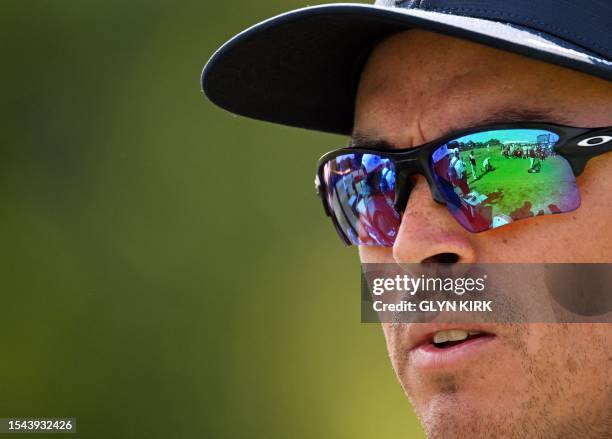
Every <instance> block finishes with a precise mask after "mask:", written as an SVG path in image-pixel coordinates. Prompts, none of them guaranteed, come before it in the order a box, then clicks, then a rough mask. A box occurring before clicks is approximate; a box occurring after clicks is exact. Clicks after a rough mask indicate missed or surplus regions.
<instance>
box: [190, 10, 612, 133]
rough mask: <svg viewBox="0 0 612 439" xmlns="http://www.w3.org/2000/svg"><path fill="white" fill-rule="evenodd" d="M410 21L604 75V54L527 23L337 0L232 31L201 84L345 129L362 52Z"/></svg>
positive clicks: (607, 65)
mask: <svg viewBox="0 0 612 439" xmlns="http://www.w3.org/2000/svg"><path fill="white" fill-rule="evenodd" d="M411 28H420V29H426V30H430V31H434V32H439V33H443V34H447V35H452V36H456V37H459V38H464V39H468V40H471V41H475V42H478V43H481V44H486V45H488V46H492V47H496V48H499V49H503V50H507V51H510V52H515V53H518V54H521V55H525V56H528V57H531V58H535V59H539V60H542V61H545V62H549V63H553V64H557V65H560V66H564V67H568V68H571V69H574V70H578V71H581V72H584V73H588V74H591V75H594V76H598V77H601V78H604V79H607V80H612V62H610V61H608V60H606V59H604V58H602V57H600V56H598V55H597V54H594V53H591V52H589V51H587V50H585V49H584V48H583V47H580V46H577V45H574V44H571V43H569V42H567V41H565V40H562V39H559V38H556V37H554V36H552V35H548V34H544V33H542V32H538V31H536V30H533V29H530V28H526V27H521V26H516V25H512V24H508V23H500V22H495V21H491V20H484V19H478V18H472V17H464V16H457V15H450V14H443V13H438V12H431V11H424V10H420V9H399V8H385V7H379V6H371V5H364V4H350V3H341V4H330V5H322V6H313V7H309V8H304V9H298V10H295V11H291V12H288V13H285V14H282V15H279V16H276V17H273V18H271V19H269V20H266V21H263V22H261V23H259V24H257V25H255V26H253V27H251V28H249V29H247V30H245V31H244V32H242V33H240V34H238V35H236V36H235V37H234V38H232V39H231V40H229V41H228V42H227V43H225V44H224V45H223V46H222V47H221V48H220V49H219V50H217V52H216V53H215V54H214V55H213V56H212V57H211V59H210V60H209V61H208V63H207V64H206V66H205V67H204V71H203V72H202V78H201V80H202V90H203V91H204V93H205V94H206V96H207V97H208V99H210V100H211V101H212V102H214V103H215V104H217V105H219V106H220V107H222V108H224V109H226V110H228V111H230V112H232V113H235V114H239V115H242V116H247V117H251V118H255V119H259V120H264V121H269V122H274V123H280V124H284V125H290V126H295V127H301V128H306V129H313V130H318V131H326V132H331V133H339V134H349V133H350V131H351V128H352V125H353V111H354V99H355V92H356V86H357V83H358V80H359V73H360V71H361V68H362V67H363V63H364V62H365V60H366V58H367V55H368V54H369V52H370V51H371V49H372V48H373V47H374V45H375V44H377V43H378V42H380V41H381V40H382V39H384V38H386V37H388V36H390V35H392V34H394V33H397V32H400V31H402V30H406V29H411Z"/></svg>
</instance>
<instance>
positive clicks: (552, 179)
mask: <svg viewBox="0 0 612 439" xmlns="http://www.w3.org/2000/svg"><path fill="white" fill-rule="evenodd" d="M474 155H475V156H476V172H477V174H478V175H480V174H481V173H482V169H481V167H482V162H483V160H484V159H485V158H486V157H487V156H488V157H490V162H491V164H492V165H493V167H494V168H495V169H494V170H493V171H491V172H489V173H487V174H484V175H482V176H481V177H480V178H479V179H476V180H475V179H474V176H473V175H472V170H471V167H470V165H469V153H468V152H464V153H462V154H461V158H462V159H463V160H464V161H465V163H466V165H467V170H468V184H469V186H470V189H471V190H475V191H477V192H479V193H481V194H484V195H487V196H488V197H489V199H488V200H487V201H485V202H484V203H483V205H485V206H487V205H489V206H492V207H493V214H497V213H503V214H509V213H511V212H513V211H515V210H516V209H519V208H521V207H523V206H524V204H525V202H526V201H529V202H530V203H531V204H532V207H531V211H532V212H533V213H534V214H537V213H538V212H539V211H540V210H544V212H548V205H549V204H551V203H554V204H558V203H559V202H560V201H559V200H561V195H562V193H563V192H564V191H567V190H568V183H570V184H571V182H572V181H573V176H572V173H571V171H570V170H569V165H568V164H567V163H566V162H565V160H564V159H563V158H561V157H558V156H556V157H549V158H547V159H546V160H544V161H542V168H541V172H539V173H533V174H530V173H528V172H527V171H528V169H529V166H530V160H529V159H528V158H527V159H522V158H505V157H504V156H502V155H501V153H500V151H499V148H490V150H489V152H487V149H486V148H480V149H475V150H474ZM559 207H561V206H559Z"/></svg>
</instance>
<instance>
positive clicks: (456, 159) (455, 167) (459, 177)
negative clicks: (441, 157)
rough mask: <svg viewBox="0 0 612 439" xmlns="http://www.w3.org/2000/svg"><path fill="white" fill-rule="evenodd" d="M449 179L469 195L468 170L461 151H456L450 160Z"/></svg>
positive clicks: (463, 192) (464, 193)
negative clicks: (460, 153)
mask: <svg viewBox="0 0 612 439" xmlns="http://www.w3.org/2000/svg"><path fill="white" fill-rule="evenodd" d="M448 171H449V180H450V182H451V183H452V184H453V186H455V187H458V188H459V189H460V190H461V193H462V194H463V195H467V194H468V193H469V192H470V188H469V186H468V184H467V171H466V169H465V163H464V162H463V160H461V156H460V155H459V151H455V153H454V154H453V157H452V158H451V161H450V167H449V169H448Z"/></svg>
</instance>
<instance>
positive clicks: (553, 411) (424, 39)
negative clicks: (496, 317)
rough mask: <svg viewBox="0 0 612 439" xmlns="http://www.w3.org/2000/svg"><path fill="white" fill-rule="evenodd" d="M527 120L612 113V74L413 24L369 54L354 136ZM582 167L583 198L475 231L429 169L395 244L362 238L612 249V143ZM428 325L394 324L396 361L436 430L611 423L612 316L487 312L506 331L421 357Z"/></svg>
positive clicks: (479, 431) (492, 433)
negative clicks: (535, 319)
mask: <svg viewBox="0 0 612 439" xmlns="http://www.w3.org/2000/svg"><path fill="white" fill-rule="evenodd" d="M526 120H532V121H545V122H553V123H555V122H556V123H561V124H567V125H573V126H579V127H600V126H610V125H612V85H610V83H608V82H606V81H603V80H598V79H596V78H593V77H590V76H587V75H583V74H579V73H576V72H573V71H570V70H566V69H562V68H559V67H556V66H552V65H550V64H545V63H542V62H538V61H534V60H530V59H527V58H523V57H520V56H518V55H513V54H510V53H507V52H503V51H498V50H495V49H491V48H488V47H485V46H481V45H478V44H474V43H470V42H466V41H463V40H459V39H455V38H451V37H446V36H442V35H438V34H433V33H428V32H424V31H409V32H404V33H401V34H398V35H395V36H393V37H392V38H390V39H388V40H386V41H385V42H383V43H382V44H380V45H379V46H378V47H377V48H376V49H375V50H374V52H373V54H372V56H371V57H370V59H369V61H368V63H367V65H366V68H365V70H364V72H363V75H362V78H361V82H360V85H359V91H358V96H357V103H356V114H355V130H354V140H355V142H359V143H362V142H369V141H380V140H383V141H385V142H386V143H388V144H391V145H394V146H396V147H397V148H407V147H411V146H418V145H420V144H423V143H426V142H428V141H430V140H433V139H436V138H438V137H441V136H443V135H445V134H448V133H450V132H452V131H455V130H460V129H464V128H469V127H471V126H477V125H482V124H483V123H484V122H486V123H495V122H511V121H526ZM577 181H578V186H579V188H580V192H581V197H582V205H581V207H580V208H579V209H578V210H577V211H575V212H571V213H567V214H561V215H552V216H543V217H536V218H532V219H529V220H525V221H519V222H516V223H512V224H510V225H507V226H504V227H501V228H498V229H493V230H490V231H487V232H485V233H480V234H471V233H469V232H467V231H465V230H464V229H463V228H462V227H461V226H460V225H459V224H458V223H457V222H456V221H455V220H454V219H453V218H452V217H451V216H450V214H449V213H448V211H447V210H446V208H445V207H444V206H441V205H438V204H436V202H435V201H434V200H433V199H432V195H431V192H430V190H429V187H428V185H427V183H426V181H425V179H424V178H423V177H420V176H419V177H417V178H415V181H414V183H415V188H414V189H413V191H412V193H411V197H410V200H409V202H408V205H407V207H406V211H405V212H404V214H403V217H402V223H401V227H400V229H399V232H398V236H397V239H396V241H395V245H394V246H393V247H392V248H384V247H361V248H360V257H361V260H362V261H363V262H383V263H384V262H388V263H394V262H413V263H419V262H428V261H431V262H436V261H458V262H466V263H475V262H483V263H491V262H493V263H495V262H612V233H610V231H609V225H608V221H609V220H610V219H612V153H608V154H604V155H602V156H599V157H596V158H594V159H592V160H591V161H590V162H589V164H588V165H587V167H586V169H585V171H584V173H583V174H582V175H581V176H580V177H578V178H577ZM417 326H419V324H407V325H405V324H396V325H394V324H385V325H383V329H384V333H385V338H386V340H387V347H388V350H389V354H390V357H391V361H392V363H393V367H394V369H395V372H396V374H397V376H398V378H399V380H400V382H401V384H402V386H403V388H404V390H405V391H406V393H407V394H408V396H409V398H410V400H411V401H412V404H413V406H414V408H415V410H416V412H417V414H418V416H419V417H420V419H421V421H422V423H423V426H424V428H425V430H426V432H427V434H428V436H429V437H435V438H437V437H440V438H464V437H465V438H474V437H492V438H497V437H518V438H523V437H589V438H598V437H602V438H603V437H606V438H608V437H611V436H612V326H611V325H606V324H528V325H488V326H487V328H486V331H487V332H490V333H492V334H493V335H494V337H492V338H490V339H489V340H488V341H486V342H484V343H479V344H472V346H471V347H467V345H466V347H465V348H461V347H460V348H459V349H460V350H457V352H458V353H459V354H458V355H453V356H452V357H447V358H445V359H443V361H421V360H422V358H420V357H419V355H420V354H419V352H418V349H414V348H415V346H414V344H415V343H414V341H413V340H414V338H415V336H414V334H415V330H417V329H418V331H423V328H424V327H426V328H429V329H430V330H431V331H435V330H436V327H435V326H431V325H423V324H421V325H420V328H417ZM451 326H452V327H453V328H457V329H461V328H460V327H459V326H458V325H451ZM447 327H448V328H449V329H450V326H449V325H447ZM437 329H439V328H437ZM457 352H456V353H457Z"/></svg>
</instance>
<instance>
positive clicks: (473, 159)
mask: <svg viewBox="0 0 612 439" xmlns="http://www.w3.org/2000/svg"><path fill="white" fill-rule="evenodd" d="M470 168H471V170H472V179H474V180H476V177H477V175H476V156H474V150H472V151H470Z"/></svg>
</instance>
